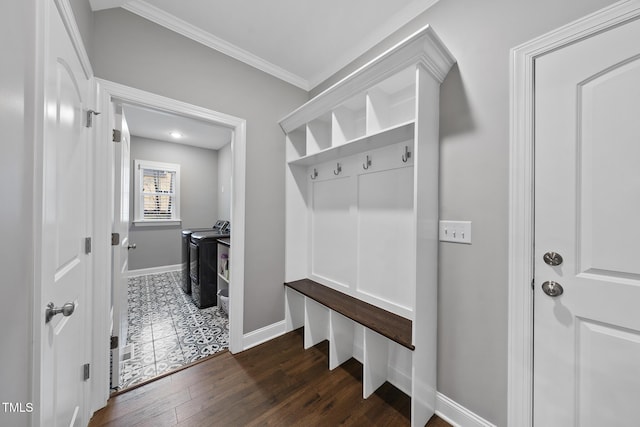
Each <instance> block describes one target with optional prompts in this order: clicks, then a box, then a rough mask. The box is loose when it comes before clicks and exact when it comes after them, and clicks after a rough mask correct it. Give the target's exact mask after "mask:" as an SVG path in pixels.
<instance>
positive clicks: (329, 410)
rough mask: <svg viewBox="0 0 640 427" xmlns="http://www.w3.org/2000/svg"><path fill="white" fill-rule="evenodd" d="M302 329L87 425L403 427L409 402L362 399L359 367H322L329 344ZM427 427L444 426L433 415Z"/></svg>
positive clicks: (162, 384)
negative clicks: (307, 344) (306, 338)
mask: <svg viewBox="0 0 640 427" xmlns="http://www.w3.org/2000/svg"><path fill="white" fill-rule="evenodd" d="M302 341H303V340H302V329H298V330H297V331H294V332H291V333H288V334H286V335H283V336H282V337H279V338H276V339H274V340H271V341H269V342H267V343H265V344H262V345H260V346H258V347H254V348H252V349H250V350H247V351H245V352H243V353H240V354H237V355H232V354H231V353H229V352H225V353H221V354H219V355H216V356H214V357H212V358H211V359H207V360H206V361H204V362H202V363H199V364H196V365H194V366H191V367H189V368H188V369H184V370H182V371H179V372H176V373H174V374H171V375H169V376H166V377H164V378H161V379H159V380H157V381H154V382H152V383H149V384H146V385H143V386H141V387H139V388H136V389H133V390H130V391H127V392H125V393H122V394H119V395H116V396H114V397H112V398H111V399H109V403H108V405H107V407H106V408H103V409H101V410H100V411H98V412H97V413H96V414H95V415H94V417H93V418H92V420H91V422H90V424H89V426H91V427H97V426H127V427H129V426H174V425H179V426H225V427H226V426H260V425H270V426H334V425H350V426H408V425H410V424H411V422H410V421H411V417H410V412H411V409H410V408H411V401H410V399H409V397H408V396H407V395H405V394H404V393H402V392H401V391H399V390H398V389H396V388H395V387H394V386H392V385H390V384H389V383H385V384H384V385H383V386H382V387H381V388H379V389H378V391H376V393H375V394H373V395H372V396H370V397H369V398H368V399H363V398H362V365H361V364H360V363H359V362H357V361H356V360H355V359H351V360H349V361H347V362H346V363H344V364H343V365H341V366H340V367H338V368H336V369H335V370H333V371H330V370H329V369H328V343H327V342H326V341H325V342H323V343H320V344H318V345H317V346H315V347H313V348H310V349H308V350H306V351H305V350H304V348H303V343H302ZM427 426H429V427H445V426H447V427H450V425H449V424H448V423H446V422H444V421H443V420H441V419H440V418H438V417H437V416H434V417H433V418H432V419H431V420H430V421H429V422H428V423H427Z"/></svg>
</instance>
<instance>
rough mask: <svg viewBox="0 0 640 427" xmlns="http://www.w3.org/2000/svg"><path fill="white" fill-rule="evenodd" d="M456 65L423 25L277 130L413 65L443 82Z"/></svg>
mask: <svg viewBox="0 0 640 427" xmlns="http://www.w3.org/2000/svg"><path fill="white" fill-rule="evenodd" d="M455 62H456V59H455V58H454V56H453V55H452V54H451V52H450V51H449V50H448V49H447V47H446V46H445V45H444V43H443V42H442V40H441V39H440V38H439V37H438V35H437V34H436V33H435V31H434V30H433V28H431V27H430V26H429V25H426V26H424V27H423V28H421V29H420V30H418V31H416V32H415V33H413V34H412V35H410V36H409V37H407V38H406V39H404V40H403V41H401V42H400V43H398V44H396V45H395V46H393V47H392V48H390V49H389V50H387V51H385V52H384V53H382V54H381V55H379V56H377V57H376V58H374V59H372V60H371V61H369V62H368V63H366V64H365V65H363V66H362V67H360V68H358V69H357V70H355V71H354V72H353V73H351V74H349V75H348V76H346V77H345V78H343V79H342V80H340V81H339V82H337V83H336V84H334V85H333V86H331V87H329V88H328V89H326V90H325V91H324V92H322V93H320V94H319V95H317V96H315V97H314V98H313V99H311V100H309V101H308V102H307V103H305V104H304V105H302V106H301V107H299V108H298V109H296V110H295V111H293V112H291V113H290V114H288V115H287V116H286V117H284V118H283V119H281V120H280V122H279V123H280V127H281V128H282V130H283V131H284V132H285V133H289V132H291V131H293V130H295V129H297V128H298V127H300V126H302V125H304V124H305V123H307V122H309V121H311V120H313V119H315V118H316V117H318V116H320V115H321V114H322V113H324V112H326V111H328V110H330V109H332V108H335V107H336V106H338V105H339V104H340V103H342V102H344V101H345V100H347V99H348V98H349V97H351V96H352V95H353V94H354V93H357V92H361V91H364V90H366V89H367V88H369V87H371V86H373V85H375V84H377V83H379V82H381V81H383V80H384V79H386V78H387V77H390V76H391V75H393V74H395V73H397V72H399V71H401V70H403V69H405V68H407V67H409V66H411V65H412V64H420V65H421V66H423V67H424V68H425V70H427V71H428V72H429V73H430V74H431V75H432V76H433V77H434V78H435V79H436V80H437V81H438V82H439V83H442V81H443V80H444V78H445V77H446V75H447V73H448V72H449V70H450V69H451V67H452V66H453V64H455Z"/></svg>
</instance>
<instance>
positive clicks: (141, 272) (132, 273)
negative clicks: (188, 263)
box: [127, 264, 182, 277]
mask: <svg viewBox="0 0 640 427" xmlns="http://www.w3.org/2000/svg"><path fill="white" fill-rule="evenodd" d="M181 269H182V264H175V265H161V266H159V267H150V268H139V269H137V270H129V274H127V277H138V276H146V275H147V274H160V273H169V272H170V271H180V270H181Z"/></svg>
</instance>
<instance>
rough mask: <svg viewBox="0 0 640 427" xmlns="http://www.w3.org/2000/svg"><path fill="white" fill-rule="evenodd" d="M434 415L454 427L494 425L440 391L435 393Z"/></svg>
mask: <svg viewBox="0 0 640 427" xmlns="http://www.w3.org/2000/svg"><path fill="white" fill-rule="evenodd" d="M436 415H438V416H439V417H440V418H442V419H443V420H445V421H446V422H448V423H449V424H451V425H453V426H454V427H495V425H494V424H491V423H490V422H489V421H487V420H485V419H484V418H482V417H480V416H478V415H476V414H474V413H473V412H471V411H470V410H468V409H467V408H465V407H464V406H462V405H460V404H458V403H457V402H454V401H453V400H451V399H449V398H448V397H447V396H445V395H444V394H442V393H436Z"/></svg>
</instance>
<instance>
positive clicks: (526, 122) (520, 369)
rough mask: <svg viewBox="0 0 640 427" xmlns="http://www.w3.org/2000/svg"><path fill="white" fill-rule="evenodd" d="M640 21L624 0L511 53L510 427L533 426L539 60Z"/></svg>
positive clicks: (631, 0)
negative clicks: (535, 197) (535, 162)
mask: <svg viewBox="0 0 640 427" xmlns="http://www.w3.org/2000/svg"><path fill="white" fill-rule="evenodd" d="M638 17H640V0H623V1H620V2H617V3H614V4H613V5H611V6H608V7H606V8H603V9H601V10H599V11H597V12H595V13H593V14H590V15H587V16H585V17H584V18H581V19H579V20H577V21H574V22H572V23H570V24H568V25H565V26H563V27H561V28H559V29H557V30H554V31H551V32H550V33H547V34H545V35H543V36H540V37H538V38H536V39H533V40H531V41H529V42H527V43H524V44H522V45H520V46H518V47H515V48H513V49H512V50H511V58H510V59H511V61H510V68H511V69H510V71H511V74H510V77H511V79H510V142H509V168H510V175H509V251H508V253H509V259H508V266H509V279H508V280H509V282H508V286H509V310H508V323H509V324H508V328H509V329H508V330H509V332H508V346H507V351H508V356H507V358H508V392H507V396H508V397H507V407H508V409H507V425H513V426H516V425H517V426H532V425H533V291H532V284H533V274H534V270H533V262H534V259H533V257H534V252H533V244H534V237H535V236H534V222H533V220H534V215H533V212H534V173H535V167H534V142H535V139H534V102H535V100H534V89H535V87H534V83H535V81H534V66H535V60H536V58H537V57H539V56H541V55H544V54H546V53H549V52H551V51H554V50H557V49H560V48H562V47H565V46H567V45H569V44H572V43H575V42H576V41H579V40H581V39H584V38H587V37H590V36H593V35H595V34H597V33H599V32H601V31H605V30H607V29H609V28H611V27H614V26H616V25H620V24H622V23H624V22H626V21H631V20H633V19H637V18H638Z"/></svg>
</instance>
